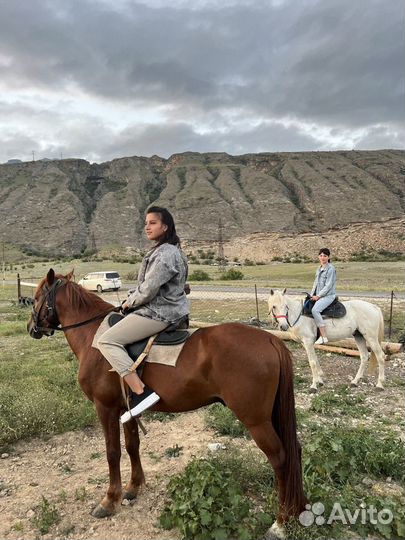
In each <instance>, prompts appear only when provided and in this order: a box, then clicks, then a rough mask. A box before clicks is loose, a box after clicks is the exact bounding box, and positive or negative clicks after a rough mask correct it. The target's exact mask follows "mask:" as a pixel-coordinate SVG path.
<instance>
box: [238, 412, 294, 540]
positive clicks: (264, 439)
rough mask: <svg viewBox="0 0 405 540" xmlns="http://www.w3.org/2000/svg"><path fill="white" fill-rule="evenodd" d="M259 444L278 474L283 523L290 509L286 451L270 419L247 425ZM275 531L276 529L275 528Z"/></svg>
mask: <svg viewBox="0 0 405 540" xmlns="http://www.w3.org/2000/svg"><path fill="white" fill-rule="evenodd" d="M247 427H248V429H249V431H250V433H251V434H252V437H253V439H254V441H255V442H256V444H257V446H258V447H259V448H260V450H262V452H264V454H265V455H266V457H267V459H268V460H269V462H270V463H271V465H272V467H273V469H274V473H275V475H276V480H277V487H278V498H279V514H278V516H277V523H278V524H279V525H282V524H283V523H285V521H286V519H287V516H288V514H287V512H288V509H287V508H285V490H286V483H285V452H284V448H283V445H282V443H281V441H280V439H279V436H278V435H277V433H276V431H275V429H274V427H273V424H272V422H271V421H270V420H267V421H264V422H262V423H261V424H258V425H256V426H247ZM273 532H275V531H274V529H273ZM279 536H282V530H280V531H279Z"/></svg>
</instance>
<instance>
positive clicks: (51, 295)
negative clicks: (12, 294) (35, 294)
mask: <svg viewBox="0 0 405 540" xmlns="http://www.w3.org/2000/svg"><path fill="white" fill-rule="evenodd" d="M66 283H67V282H66V281H64V280H62V279H58V280H57V281H55V282H54V283H53V285H52V287H51V288H50V289H48V290H47V291H46V292H45V295H44V297H43V300H42V302H41V305H40V307H39V310H38V312H37V311H35V308H32V314H33V318H34V323H35V327H34V331H36V332H38V331H44V330H57V331H61V332H65V331H66V330H71V329H73V328H79V327H80V326H85V325H86V324H90V323H92V322H95V321H98V320H100V319H103V318H104V317H105V316H106V315H108V314H109V313H112V312H119V311H120V310H121V306H118V307H111V309H109V310H108V311H105V312H103V313H100V314H99V315H95V316H94V317H91V318H90V319H86V320H84V321H80V322H77V323H73V324H68V325H66V326H61V324H60V322H59V317H58V315H57V313H56V305H55V299H56V292H57V290H58V289H59V287H61V286H62V285H66ZM48 299H49V301H50V304H51V305H48ZM44 303H46V308H47V310H48V313H49V314H50V315H51V316H52V317H55V318H56V319H57V321H58V322H57V323H56V324H52V323H51V322H50V321H49V320H48V319H46V321H47V322H48V324H49V325H50V326H38V323H39V322H40V320H39V318H40V313H41V309H42V306H43V305H44Z"/></svg>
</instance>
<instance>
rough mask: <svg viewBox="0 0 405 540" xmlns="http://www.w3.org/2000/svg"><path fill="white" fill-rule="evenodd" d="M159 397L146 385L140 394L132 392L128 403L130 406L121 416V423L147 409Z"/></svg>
mask: <svg viewBox="0 0 405 540" xmlns="http://www.w3.org/2000/svg"><path fill="white" fill-rule="evenodd" d="M159 399H160V397H159V396H158V395H157V394H156V392H154V391H153V390H152V389H151V388H148V387H147V386H145V388H144V390H143V393H142V394H132V396H131V403H130V407H131V408H130V410H129V411H127V412H126V413H124V414H123V415H122V416H121V418H120V420H121V424H125V422H128V421H129V420H131V418H134V417H135V416H139V415H140V414H141V413H142V412H143V411H146V409H149V407H152V405H154V404H155V403H157V402H158V401H159Z"/></svg>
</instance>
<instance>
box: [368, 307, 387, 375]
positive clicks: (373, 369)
mask: <svg viewBox="0 0 405 540" xmlns="http://www.w3.org/2000/svg"><path fill="white" fill-rule="evenodd" d="M377 309H378V314H379V321H378V343H379V344H380V345H381V343H382V341H383V339H384V317H383V313H382V311H381V309H380V308H377ZM377 368H378V360H377V357H376V355H375V353H374V352H373V351H371V354H370V362H369V365H368V373H369V374H370V375H372V374H374V373H377Z"/></svg>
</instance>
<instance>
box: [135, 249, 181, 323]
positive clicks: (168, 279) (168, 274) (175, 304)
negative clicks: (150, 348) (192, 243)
mask: <svg viewBox="0 0 405 540" xmlns="http://www.w3.org/2000/svg"><path fill="white" fill-rule="evenodd" d="M187 274H188V265H187V259H186V256H185V255H184V253H183V252H182V251H181V250H180V249H179V248H178V247H177V246H173V245H172V244H162V245H161V246H159V247H157V248H154V249H152V250H151V251H149V252H148V253H147V254H146V255H145V257H144V258H143V261H142V264H141V267H140V269H139V273H138V286H137V287H136V288H135V289H132V290H131V291H129V293H128V298H127V303H128V304H129V305H130V306H131V307H132V308H136V311H135V313H136V314H137V315H143V316H145V317H149V318H150V319H155V320H157V321H166V322H169V323H173V322H176V321H178V320H179V319H181V318H182V317H184V316H185V315H188V313H189V311H190V310H189V306H188V300H187V298H186V295H185V292H184V285H185V283H186V279H187Z"/></svg>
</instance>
